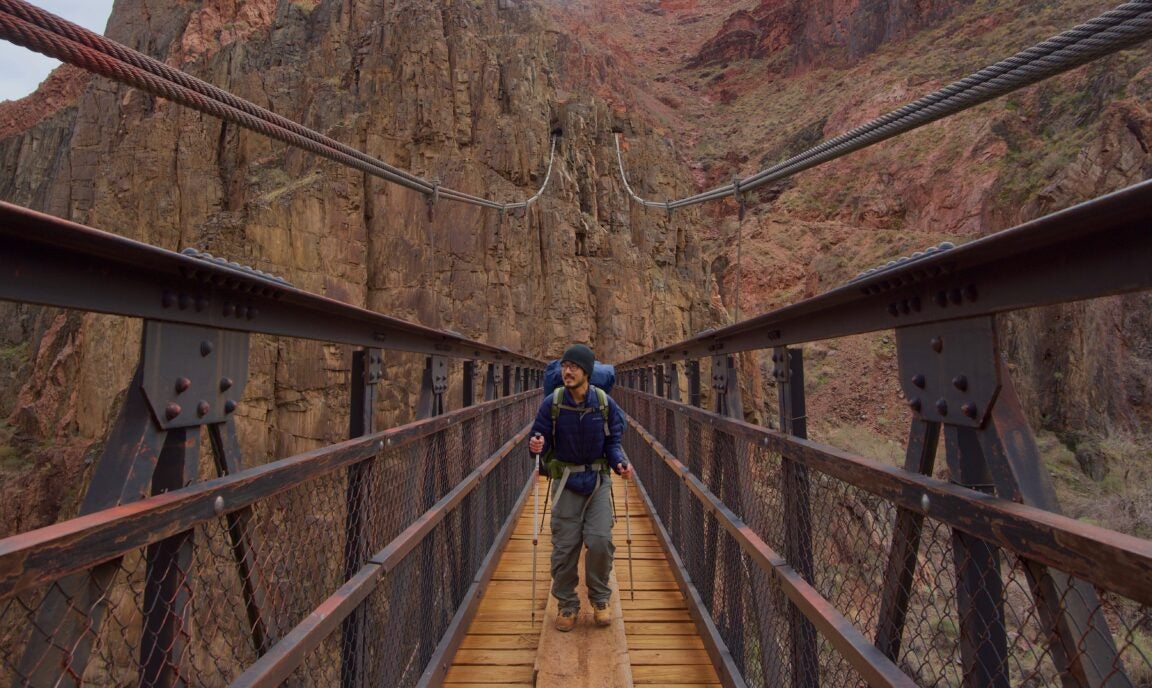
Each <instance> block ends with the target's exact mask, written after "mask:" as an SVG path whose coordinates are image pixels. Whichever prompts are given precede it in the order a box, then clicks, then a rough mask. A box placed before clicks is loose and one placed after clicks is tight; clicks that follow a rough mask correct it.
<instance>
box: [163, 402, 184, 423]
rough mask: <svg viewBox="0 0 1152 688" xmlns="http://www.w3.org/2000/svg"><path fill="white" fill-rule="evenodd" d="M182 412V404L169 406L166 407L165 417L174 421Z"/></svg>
mask: <svg viewBox="0 0 1152 688" xmlns="http://www.w3.org/2000/svg"><path fill="white" fill-rule="evenodd" d="M182 410H183V409H181V408H180V404H168V405H167V406H165V407H164V417H165V418H167V419H168V420H173V419H175V418H176V416H179V415H180V412H181V411H182Z"/></svg>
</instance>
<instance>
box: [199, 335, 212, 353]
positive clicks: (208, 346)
mask: <svg viewBox="0 0 1152 688" xmlns="http://www.w3.org/2000/svg"><path fill="white" fill-rule="evenodd" d="M212 349H213V346H212V342H210V341H208V340H207V339H205V340H204V341H202V342H200V355H201V356H207V355H209V354H211V353H212Z"/></svg>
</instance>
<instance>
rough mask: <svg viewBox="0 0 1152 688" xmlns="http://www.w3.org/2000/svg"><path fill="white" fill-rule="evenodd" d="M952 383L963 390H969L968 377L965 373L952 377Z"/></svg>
mask: <svg viewBox="0 0 1152 688" xmlns="http://www.w3.org/2000/svg"><path fill="white" fill-rule="evenodd" d="M952 384H953V385H954V386H955V387H956V389H958V390H960V391H961V392H967V391H968V378H967V377H966V376H964V375H957V376H956V377H954V378H952Z"/></svg>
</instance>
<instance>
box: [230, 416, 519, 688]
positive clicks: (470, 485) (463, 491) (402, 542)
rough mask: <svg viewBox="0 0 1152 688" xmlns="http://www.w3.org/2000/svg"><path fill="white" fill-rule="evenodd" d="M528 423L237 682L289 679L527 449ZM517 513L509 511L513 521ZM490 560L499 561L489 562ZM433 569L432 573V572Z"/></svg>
mask: <svg viewBox="0 0 1152 688" xmlns="http://www.w3.org/2000/svg"><path fill="white" fill-rule="evenodd" d="M529 429H530V427H528V426H526V427H524V428H523V429H522V430H520V432H518V433H516V435H515V436H513V437H512V438H511V439H509V440H508V441H507V442H506V443H505V444H504V446H502V447H501V448H500V450H499V451H498V452H496V453H495V454H494V455H492V456H491V457H489V458H488V459H487V460H486V461H485V462H484V463H483V464H482V465H481V466H480V467H478V468H477V469H476V470H474V471H473V472H472V473H470V474H469V475H468V476H467V477H466V478H465V479H464V480H463V481H461V482H460V483H458V484H457V485H456V486H455V487H454V488H452V490H451V491H450V492H449V493H448V494H446V495H445V496H444V497H443V498H441V499H440V500H439V501H438V502H437V503H436V504H435V505H433V506H432V508H431V509H429V510H428V511H426V512H424V513H423V514H421V515H420V517H419V518H417V519H416V520H415V521H414V522H413V523H412V524H411V525H409V526H408V527H407V528H405V529H404V531H403V532H402V533H400V535H399V536H398V537H396V539H394V540H393V541H392V542H389V543H388V545H387V546H386V547H385V548H384V549H382V550H380V551H379V552H377V553H376V554H375V555H373V556H372V557H371V558H369V560H368V563H367V564H366V565H365V566H364V567H363V568H362V569H361V570H360V571H359V572H358V573H357V574H356V576H354V577H353V578H352V579H351V580H350V581H349V582H348V583H347V584H345V585H344V586H342V587H341V588H340V590H338V591H337V592H336V593H335V594H333V595H332V596H331V597H329V598H328V599H327V600H325V601H324V603H323V604H321V605H320V606H319V607H318V608H317V609H316V610H315V611H314V612H313V613H312V614H310V615H309V616H308V618H306V619H305V620H304V621H303V622H302V623H301V624H300V625H298V626H297V627H296V628H294V629H293V630H292V631H291V632H290V633H289V634H288V635H287V636H285V638H284V640H282V641H281V642H279V643H277V644H276V645H275V646H274V647H273V648H272V649H271V650H269V651H268V653H266V654H265V655H264V656H263V657H261V658H260V659H259V660H258V661H257V662H256V663H255V664H253V665H252V666H251V667H249V668H248V669H247V670H246V671H245V672H244V673H243V674H242V675H241V676H240V677H239V678H237V679H236V681H235V682H234V683H233V684H232V685H233V686H253V687H264V686H267V687H271V686H278V685H280V684H281V683H283V682H284V681H285V680H287V679H288V677H289V676H290V675H291V674H292V672H293V671H294V670H296V668H297V667H299V666H300V665H301V664H302V663H303V662H304V661H305V659H306V657H307V655H308V653H309V652H311V651H313V650H315V649H316V648H317V647H318V646H319V645H320V642H321V641H322V640H323V639H324V638H326V637H327V636H329V635H331V634H332V633H333V632H335V631H336V629H337V628H339V627H340V625H341V623H342V622H343V621H344V619H346V618H347V617H348V616H349V615H350V614H351V613H352V612H353V610H355V609H356V608H357V607H358V606H359V605H360V604H361V602H363V601H364V599H365V598H366V597H367V596H368V595H369V594H371V592H372V591H373V589H374V588H375V587H376V586H377V585H378V584H379V582H380V580H381V579H382V578H383V577H384V576H386V575H387V574H389V573H390V572H391V571H392V570H393V569H395V567H396V566H397V565H398V564H399V563H400V562H401V561H402V560H403V559H404V558H405V557H407V556H408V554H409V553H410V552H412V550H413V549H414V548H416V547H417V546H418V545H420V543H421V542H422V541H423V540H424V538H425V536H427V535H428V533H429V532H430V531H431V530H432V529H433V528H434V527H435V526H436V525H437V524H439V523H440V522H442V521H443V520H444V519H445V517H446V516H447V515H448V514H449V513H450V512H451V511H452V510H453V509H454V508H455V507H456V506H457V505H458V504H460V502H461V501H462V500H463V499H464V498H465V497H466V496H467V495H468V494H469V493H470V492H472V491H473V490H474V489H475V488H476V486H477V485H478V484H479V483H480V481H481V480H483V479H484V477H485V476H486V475H487V474H488V473H490V472H491V471H492V469H493V468H494V467H495V466H496V465H497V464H499V463H500V462H502V461H504V460H506V459H507V458H508V456H509V455H510V454H511V453H512V451H513V450H514V449H516V448H519V447H521V446H522V445H523V444H524V442H525V440H526V439H527V437H528V431H529ZM515 513H516V512H515V511H512V512H510V513H509V514H508V516H507V518H508V519H509V520H510V519H512V518H514V516H515ZM488 561H489V563H491V562H493V561H494V560H493V559H489V560H488ZM428 573H431V572H428Z"/></svg>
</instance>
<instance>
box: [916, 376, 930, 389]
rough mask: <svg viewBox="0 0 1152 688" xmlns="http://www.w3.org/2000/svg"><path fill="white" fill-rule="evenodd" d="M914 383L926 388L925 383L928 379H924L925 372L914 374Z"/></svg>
mask: <svg viewBox="0 0 1152 688" xmlns="http://www.w3.org/2000/svg"><path fill="white" fill-rule="evenodd" d="M912 384H914V385H916V386H917V387H919V388H920V389H924V385H925V384H927V380H925V379H924V374H923V373H916V374H915V375H913V376H912Z"/></svg>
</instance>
